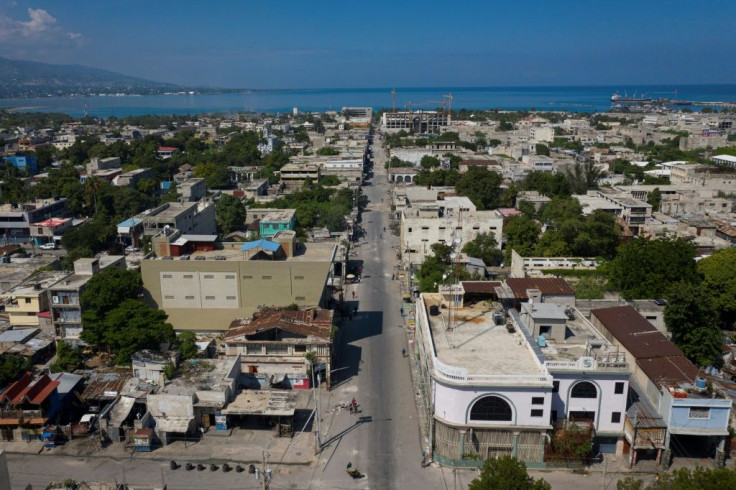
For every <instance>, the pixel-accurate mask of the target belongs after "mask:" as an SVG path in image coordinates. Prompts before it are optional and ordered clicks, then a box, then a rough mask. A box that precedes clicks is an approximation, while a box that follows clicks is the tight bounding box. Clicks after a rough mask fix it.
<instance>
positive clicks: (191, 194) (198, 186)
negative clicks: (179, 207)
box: [176, 179, 207, 202]
mask: <svg viewBox="0 0 736 490" xmlns="http://www.w3.org/2000/svg"><path fill="white" fill-rule="evenodd" d="M176 190H177V191H178V193H179V196H181V197H180V199H181V200H182V201H185V202H197V201H199V200H200V199H202V198H203V197H205V196H206V195H207V186H206V185H205V183H204V179H187V180H185V181H183V182H179V183H178V184H177V186H176Z"/></svg>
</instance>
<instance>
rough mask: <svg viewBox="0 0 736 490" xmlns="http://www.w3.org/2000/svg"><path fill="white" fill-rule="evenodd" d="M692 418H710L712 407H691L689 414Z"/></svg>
mask: <svg viewBox="0 0 736 490" xmlns="http://www.w3.org/2000/svg"><path fill="white" fill-rule="evenodd" d="M688 417H689V418H691V419H709V418H710V408H708V407H690V414H689V415H688Z"/></svg>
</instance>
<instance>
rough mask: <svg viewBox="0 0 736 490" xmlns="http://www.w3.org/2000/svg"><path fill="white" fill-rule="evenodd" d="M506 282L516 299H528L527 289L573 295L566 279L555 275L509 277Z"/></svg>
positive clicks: (543, 292) (573, 292) (544, 292)
mask: <svg viewBox="0 0 736 490" xmlns="http://www.w3.org/2000/svg"><path fill="white" fill-rule="evenodd" d="M506 284H507V285H508V287H510V288H511V290H512V291H513V292H514V296H515V297H516V299H529V298H528V297H527V295H526V290H527V289H538V290H539V292H540V293H542V294H569V295H572V296H574V295H575V291H574V290H573V289H572V288H571V287H570V285H569V284H568V283H567V281H565V280H564V279H561V278H555V277H523V278H511V279H506Z"/></svg>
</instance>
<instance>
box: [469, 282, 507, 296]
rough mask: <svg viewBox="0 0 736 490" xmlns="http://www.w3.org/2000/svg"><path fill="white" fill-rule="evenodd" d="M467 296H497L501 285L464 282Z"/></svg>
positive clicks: (497, 283) (498, 283)
mask: <svg viewBox="0 0 736 490" xmlns="http://www.w3.org/2000/svg"><path fill="white" fill-rule="evenodd" d="M461 284H462V286H463V289H464V290H465V294H468V293H470V294H477V293H481V294H493V295H495V294H496V288H497V287H498V286H500V285H501V283H500V282H498V281H462V282H461Z"/></svg>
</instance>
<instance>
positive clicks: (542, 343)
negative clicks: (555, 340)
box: [537, 335, 547, 347]
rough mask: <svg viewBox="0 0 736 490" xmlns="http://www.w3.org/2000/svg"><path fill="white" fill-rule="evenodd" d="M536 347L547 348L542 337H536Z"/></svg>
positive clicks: (545, 341)
mask: <svg viewBox="0 0 736 490" xmlns="http://www.w3.org/2000/svg"><path fill="white" fill-rule="evenodd" d="M537 345H538V346H539V347H547V339H545V338H544V335H540V336H539V337H537Z"/></svg>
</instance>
